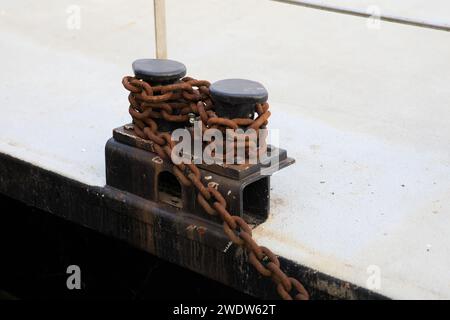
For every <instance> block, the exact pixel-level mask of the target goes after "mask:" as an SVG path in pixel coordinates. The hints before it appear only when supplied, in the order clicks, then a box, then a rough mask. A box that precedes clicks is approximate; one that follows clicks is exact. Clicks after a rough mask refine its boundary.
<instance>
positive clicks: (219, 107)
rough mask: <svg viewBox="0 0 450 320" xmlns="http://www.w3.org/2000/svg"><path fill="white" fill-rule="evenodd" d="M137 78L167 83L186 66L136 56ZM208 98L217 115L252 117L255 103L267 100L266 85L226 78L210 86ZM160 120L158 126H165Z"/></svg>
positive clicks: (134, 64)
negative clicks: (212, 103) (137, 58)
mask: <svg viewBox="0 0 450 320" xmlns="http://www.w3.org/2000/svg"><path fill="white" fill-rule="evenodd" d="M133 72H134V75H135V77H136V78H137V79H140V80H143V81H145V82H148V83H149V84H150V85H152V86H155V85H159V84H162V85H168V84H173V83H176V82H177V81H179V80H180V79H181V78H183V77H184V76H185V75H186V66H185V65H184V64H183V63H181V62H178V61H173V60H162V59H139V60H136V61H134V62H133ZM209 90H210V95H211V99H212V100H213V102H214V105H215V112H216V114H217V116H218V117H221V118H227V119H237V118H247V119H253V118H254V116H255V111H256V105H257V104H260V103H264V102H266V101H267V98H268V93H267V90H266V88H264V86H263V85H262V84H260V83H258V82H255V81H251V80H245V79H226V80H220V81H217V82H214V83H213V84H211V86H210V87H209ZM166 125H167V124H163V125H162V126H161V129H163V128H165V127H167V126H166Z"/></svg>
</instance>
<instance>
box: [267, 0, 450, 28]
mask: <svg viewBox="0 0 450 320" xmlns="http://www.w3.org/2000/svg"><path fill="white" fill-rule="evenodd" d="M272 1H276V2H283V3H288V4H294V5H297V6H302V7H307V8H312V9H319V10H324V11H330V12H336V13H343V14H348V15H352V16H357V17H363V18H376V19H380V20H383V21H388V22H394V23H401V24H406V25H410V26H415V27H421V28H428V29H434V30H441V31H447V32H449V31H450V25H449V24H442V23H434V22H430V21H421V20H414V19H408V18H404V17H398V16H392V15H385V14H382V15H380V16H376V17H374V16H373V14H371V13H367V12H364V11H361V10H355V9H351V8H345V7H339V6H332V5H325V4H320V3H318V2H317V1H305V0H272Z"/></svg>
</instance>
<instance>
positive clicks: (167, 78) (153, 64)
mask: <svg viewBox="0 0 450 320" xmlns="http://www.w3.org/2000/svg"><path fill="white" fill-rule="evenodd" d="M133 71H134V75H135V76H136V78H138V79H142V80H144V81H147V82H150V83H167V82H174V81H177V80H179V79H181V78H182V77H184V76H185V75H186V66H185V65H184V64H182V63H181V62H178V61H174V60H166V59H138V60H136V61H134V62H133Z"/></svg>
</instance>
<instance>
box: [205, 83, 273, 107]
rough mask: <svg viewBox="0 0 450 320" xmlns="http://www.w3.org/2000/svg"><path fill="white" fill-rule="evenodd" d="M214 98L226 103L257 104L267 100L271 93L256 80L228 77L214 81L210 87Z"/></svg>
mask: <svg viewBox="0 0 450 320" xmlns="http://www.w3.org/2000/svg"><path fill="white" fill-rule="evenodd" d="M209 92H210V93H211V97H212V98H213V100H215V101H217V102H219V103H220V102H223V103H226V104H231V105H234V104H252V103H253V104H256V103H264V102H266V101H267V99H268V97H269V94H268V92H267V90H266V88H264V86H263V85H262V84H261V83H259V82H256V81H251V80H245V79H226V80H220V81H217V82H214V83H213V84H212V85H211V86H210V87H209Z"/></svg>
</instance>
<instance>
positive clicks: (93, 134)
mask: <svg viewBox="0 0 450 320" xmlns="http://www.w3.org/2000/svg"><path fill="white" fill-rule="evenodd" d="M411 2H412V1H411ZM416 2H417V3H419V2H421V1H416ZM429 2H435V3H439V1H429ZM77 3H79V4H80V5H81V12H82V16H81V17H82V20H81V22H82V24H81V29H80V30H69V29H67V28H66V19H67V16H68V14H67V13H66V8H67V6H69V5H72V4H73V2H72V1H58V2H53V1H39V3H38V2H36V1H31V0H30V1H2V2H1V3H0V39H1V40H0V57H1V59H0V70H1V72H0V85H1V87H0V88H1V89H0V110H1V113H0V114H1V116H0V128H1V130H0V151H1V152H5V153H9V154H11V155H14V156H16V157H18V158H21V159H24V160H26V161H30V162H33V163H35V164H37V165H39V166H42V167H44V168H47V169H51V170H54V171H56V172H59V173H61V174H63V175H65V176H68V177H71V178H74V179H77V180H79V181H81V182H84V183H88V184H92V185H100V186H101V185H104V183H105V174H104V170H105V169H104V155H103V148H104V144H105V142H106V140H107V139H108V138H109V137H110V136H111V129H112V128H114V127H116V126H119V125H121V124H123V123H125V122H127V121H128V120H129V117H128V115H127V110H126V109H127V98H126V92H125V90H123V89H122V87H121V84H120V80H121V77H122V76H123V75H125V74H130V72H131V70H130V69H131V62H132V61H133V60H134V59H136V58H141V57H148V56H150V55H152V54H153V52H154V47H153V21H152V19H151V17H152V3H151V2H149V1H146V0H145V1H144V0H142V1H135V2H133V4H131V3H130V2H129V1H118V0H116V1H96V2H92V1H87V0H86V1H78V2H77ZM136 8H139V10H137V9H136ZM449 8H450V4H449V5H447V6H444V7H443V10H444V9H445V10H447V11H448V9H449ZM443 10H441V11H443ZM187 13H189V14H187ZM167 14H168V17H167V19H168V21H167V22H168V39H169V42H168V45H169V53H170V57H171V58H173V59H177V60H180V61H183V62H184V63H185V64H186V65H187V66H188V70H189V74H191V75H193V76H196V77H199V78H206V79H209V80H219V79H223V78H230V77H246V78H250V79H257V80H259V81H261V82H262V83H264V84H265V85H266V87H267V88H268V90H269V92H270V95H271V97H270V101H271V104H272V110H273V117H272V118H271V127H272V128H280V129H281V138H282V146H283V147H286V148H287V149H288V151H289V153H290V155H292V156H294V157H295V158H296V160H297V163H296V165H295V166H294V167H290V168H288V169H286V170H285V171H282V172H280V173H278V174H277V175H275V176H274V178H273V183H272V184H273V187H274V190H273V194H272V203H271V205H272V213H271V217H270V219H269V220H268V221H267V222H266V223H265V224H263V225H262V226H261V227H259V228H258V229H257V230H256V231H255V236H256V237H257V239H258V240H259V241H260V242H261V243H263V244H266V245H270V246H271V247H272V248H274V249H275V251H276V252H277V253H278V254H281V255H283V256H285V257H288V258H290V259H292V260H295V261H298V262H300V263H302V264H306V265H308V266H310V267H313V268H316V269H318V270H320V271H321V272H325V273H328V274H330V275H333V276H335V277H339V278H342V279H344V280H348V281H351V282H353V283H355V284H358V285H361V286H366V282H367V279H368V277H369V274H368V273H367V268H368V267H369V266H370V265H377V266H379V267H380V271H381V288H380V289H377V290H376V291H378V292H380V293H383V294H385V295H387V296H389V297H393V298H447V299H448V298H450V272H449V269H450V239H449V237H448V230H450V216H449V214H450V179H449V177H450V152H449V146H450V126H449V125H448V123H449V121H450V111H449V105H450V88H449V86H448V84H449V83H450V63H449V57H450V35H449V34H448V33H445V32H438V31H432V30H425V29H418V28H413V27H408V26H399V25H392V24H388V23H382V25H381V29H380V30H372V29H367V27H366V22H365V21H364V19H359V18H354V17H347V16H340V15H337V14H333V13H324V12H319V11H314V10H308V9H305V8H299V7H291V6H286V5H282V4H279V3H273V2H270V1H266V2H262V1H260V0H252V1H250V0H249V1H237V0H233V1H210V0H209V1H206V0H202V1H200V0H199V1H196V2H195V3H194V4H192V3H190V2H188V1H175V0H171V1H167ZM321 182H322V183H321Z"/></svg>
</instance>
